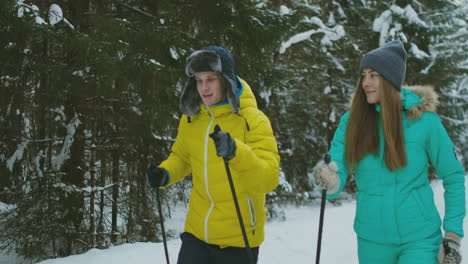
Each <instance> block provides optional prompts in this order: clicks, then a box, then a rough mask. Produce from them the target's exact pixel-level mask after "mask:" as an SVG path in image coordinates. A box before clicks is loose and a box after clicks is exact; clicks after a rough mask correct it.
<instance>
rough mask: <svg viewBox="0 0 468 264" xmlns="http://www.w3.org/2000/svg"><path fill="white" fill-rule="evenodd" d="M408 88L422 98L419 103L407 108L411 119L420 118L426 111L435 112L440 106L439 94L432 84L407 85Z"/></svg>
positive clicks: (407, 113)
mask: <svg viewBox="0 0 468 264" xmlns="http://www.w3.org/2000/svg"><path fill="white" fill-rule="evenodd" d="M405 88H406V89H408V90H409V91H411V92H413V93H414V94H416V95H417V96H419V97H420V98H421V100H420V101H419V103H418V104H417V105H415V106H413V107H411V108H410V109H408V110H406V116H407V118H408V119H409V120H413V119H418V118H420V117H421V115H422V114H423V113H424V112H435V111H436V110H437V107H438V106H439V95H438V94H437V93H436V92H435V91H434V86H432V85H415V86H406V87H405Z"/></svg>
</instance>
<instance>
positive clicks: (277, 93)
mask: <svg viewBox="0 0 468 264" xmlns="http://www.w3.org/2000/svg"><path fill="white" fill-rule="evenodd" d="M50 4H51V2H50V1H29V0H24V1H19V0H4V1H1V2H0V61H2V64H1V65H0V202H1V203H3V204H9V205H10V206H8V209H5V210H3V211H2V212H0V230H2V232H0V249H10V250H15V251H16V253H17V254H19V255H21V256H24V257H25V258H28V259H32V260H41V259H46V258H53V257H59V256H68V255H71V254H76V253H81V252H84V251H86V250H88V249H90V248H105V247H109V246H110V245H112V244H119V243H123V242H135V241H160V240H161V237H160V230H159V216H158V215H157V210H156V207H155V206H156V200H155V199H154V193H153V192H152V191H151V190H150V189H149V188H148V187H147V184H146V169H147V167H148V165H149V164H150V163H151V162H154V163H159V162H160V161H162V160H163V159H165V158H166V157H167V155H168V154H169V152H170V147H171V145H172V143H173V142H174V140H175V138H176V135H177V125H178V121H179V118H180V115H181V114H180V111H179V109H178V103H179V95H180V92H181V90H182V88H183V85H184V84H185V81H186V76H185V73H184V66H185V58H186V57H187V56H188V55H189V54H190V53H191V52H193V51H194V50H197V49H200V48H202V47H204V46H207V45H220V46H224V47H226V48H227V49H229V50H231V51H232V53H233V54H234V57H235V60H236V73H237V74H238V75H239V76H240V77H241V78H243V79H245V80H246V81H247V82H248V83H249V84H250V85H251V87H252V89H253V92H254V94H255V95H256V97H257V101H258V104H259V108H260V109H261V110H262V111H264V112H265V113H266V114H267V116H268V117H269V118H270V120H271V122H272V125H273V129H274V132H275V135H276V136H277V140H278V144H279V150H280V155H281V180H280V187H279V188H277V190H276V191H275V192H273V193H270V194H269V195H268V200H269V203H268V205H267V206H268V213H269V216H270V217H284V215H282V213H281V205H282V204H284V203H286V202H288V201H295V202H299V203H302V202H307V201H310V197H312V199H314V198H315V197H317V193H316V192H312V190H313V186H311V185H310V184H309V181H308V174H309V173H310V172H311V170H312V168H313V166H314V165H315V163H316V162H317V161H318V160H319V159H321V158H322V156H323V154H325V153H326V152H327V150H328V149H329V144H330V141H331V139H332V136H333V133H334V131H335V129H336V127H337V125H338V122H339V118H340V116H341V115H342V114H344V113H345V112H346V111H347V109H348V100H349V97H350V96H351V93H352V91H353V90H354V88H355V85H356V82H357V80H358V77H359V73H358V67H359V61H360V58H361V56H362V55H363V54H364V53H365V52H368V51H370V50H372V49H375V48H377V47H378V46H379V43H382V42H387V41H390V40H393V39H401V40H402V41H403V42H404V44H405V48H406V49H407V51H408V55H409V56H408V71H407V78H406V82H407V83H408V84H432V85H434V86H435V87H436V89H437V91H438V92H439V93H440V94H441V96H442V97H441V99H442V105H441V107H440V110H439V113H441V116H442V120H443V122H444V125H446V127H447V129H448V132H449V134H450V136H451V137H452V139H453V141H454V143H455V145H456V152H457V154H459V157H460V158H461V159H462V161H463V162H464V165H465V167H466V165H468V163H467V162H468V150H467V149H466V147H464V146H465V145H466V142H467V137H468V134H467V132H466V131H467V120H468V114H467V110H466V109H468V107H467V105H468V94H467V89H466V87H467V83H468V77H467V76H468V73H467V59H466V55H465V54H466V53H467V47H468V45H466V36H467V33H466V23H467V14H468V12H467V6H468V5H467V4H464V5H460V4H456V3H455V2H453V1H441V0H431V1H424V3H423V4H421V2H420V1H416V0H405V1H363V0H352V1H344V0H324V1H310V0H309V1H303V0H288V1H286V0H284V1H268V0H245V1H238V0H226V1H221V0H195V1H188V0H177V1H174V0H160V1H152V0H104V1H94V0H86V1H68V2H64V3H61V5H60V8H61V10H62V11H63V19H61V17H60V16H58V17H55V18H59V20H60V21H59V22H58V23H56V24H53V25H52V23H50V20H49V8H50ZM55 10H56V9H55ZM350 181H351V183H350V184H349V185H348V187H347V190H348V191H349V192H350V193H352V192H353V191H355V190H354V187H353V183H352V177H350ZM190 186H191V182H190V176H189V177H187V178H186V180H184V181H182V182H181V183H178V184H177V185H175V186H173V187H171V188H169V189H166V190H165V191H164V192H163V204H164V210H163V211H164V213H165V218H166V219H167V218H168V217H170V216H171V214H172V213H173V210H174V208H175V207H176V206H177V204H180V203H182V204H184V203H187V202H188V196H189V192H190ZM311 195H312V196H311ZM0 205H2V204H0ZM169 235H171V234H169Z"/></svg>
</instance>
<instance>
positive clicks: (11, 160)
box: [6, 140, 29, 171]
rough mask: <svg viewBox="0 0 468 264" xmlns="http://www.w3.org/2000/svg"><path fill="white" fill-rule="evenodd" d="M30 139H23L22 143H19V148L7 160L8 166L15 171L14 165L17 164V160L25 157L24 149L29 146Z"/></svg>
mask: <svg viewBox="0 0 468 264" xmlns="http://www.w3.org/2000/svg"><path fill="white" fill-rule="evenodd" d="M28 143H29V140H23V142H21V143H20V144H18V148H17V149H16V151H15V153H13V155H12V156H11V157H10V158H9V159H8V160H7V163H6V165H7V168H8V169H9V170H10V171H13V165H15V162H16V161H20V160H21V159H22V158H23V154H24V150H25V149H26V147H27V146H28Z"/></svg>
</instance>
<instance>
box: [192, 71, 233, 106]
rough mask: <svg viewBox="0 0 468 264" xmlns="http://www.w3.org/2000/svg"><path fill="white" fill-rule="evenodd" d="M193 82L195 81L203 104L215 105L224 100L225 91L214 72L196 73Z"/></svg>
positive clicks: (219, 78)
mask: <svg viewBox="0 0 468 264" xmlns="http://www.w3.org/2000/svg"><path fill="white" fill-rule="evenodd" d="M195 80H196V81H197V90H198V93H199V94H200V97H201V99H202V101H203V103H204V104H206V105H213V104H217V103H219V102H222V101H224V99H225V98H226V89H225V88H224V86H223V83H222V81H221V77H220V76H219V75H218V74H217V73H216V72H197V73H195Z"/></svg>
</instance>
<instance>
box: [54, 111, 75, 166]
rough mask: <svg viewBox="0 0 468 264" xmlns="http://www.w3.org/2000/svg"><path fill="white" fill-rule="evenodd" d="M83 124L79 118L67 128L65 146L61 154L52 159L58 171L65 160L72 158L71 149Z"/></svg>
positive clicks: (72, 121)
mask: <svg viewBox="0 0 468 264" xmlns="http://www.w3.org/2000/svg"><path fill="white" fill-rule="evenodd" d="M80 124H81V122H80V120H79V119H78V117H77V116H75V117H74V118H72V120H71V121H70V122H69V123H68V124H67V125H66V126H65V127H66V128H67V135H66V136H65V139H64V140H63V146H62V150H61V151H60V153H59V154H58V155H57V156H55V157H53V158H52V167H53V168H54V169H56V170H60V168H61V167H62V165H63V163H64V162H65V160H67V159H69V158H70V148H71V146H72V144H73V142H74V138H73V136H74V135H75V133H76V129H77V128H78V126H79V125H80Z"/></svg>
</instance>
